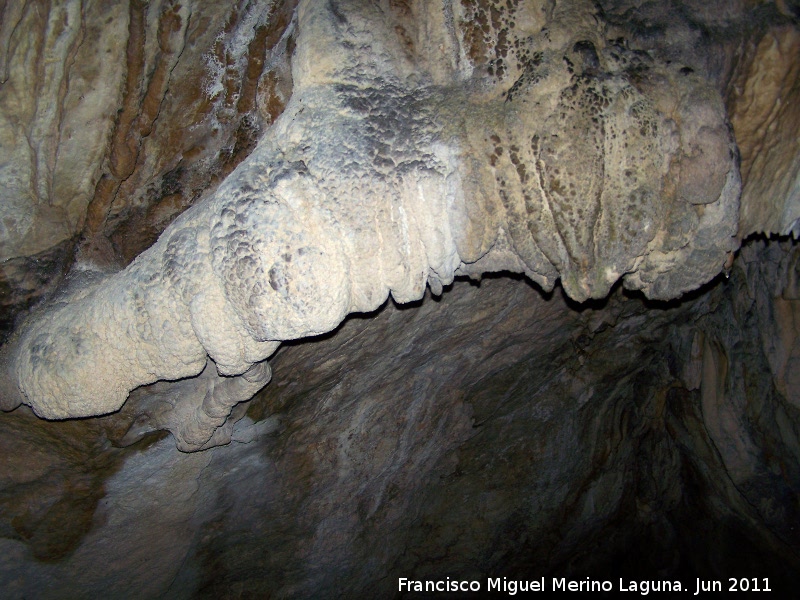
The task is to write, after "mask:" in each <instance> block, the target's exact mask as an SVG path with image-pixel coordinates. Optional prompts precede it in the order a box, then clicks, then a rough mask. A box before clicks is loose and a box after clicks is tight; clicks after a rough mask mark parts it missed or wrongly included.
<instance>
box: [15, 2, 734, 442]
mask: <svg viewBox="0 0 800 600" xmlns="http://www.w3.org/2000/svg"><path fill="white" fill-rule="evenodd" d="M425 10H427V11H433V12H436V11H439V15H438V16H439V18H442V14H443V11H444V7H443V6H437V5H430V6H426V8H425ZM527 10H528V11H533V12H534V14H537V16H538V17H539V18H540V19H543V21H542V22H541V23H536V25H537V26H539V27H544V28H546V30H547V34H546V35H544V36H540V37H539V38H536V37H532V36H531V35H530V34H531V33H533V32H534V31H533V29H530V27H531V24H527V25H525V26H523V22H524V21H521V23H520V26H519V27H517V28H513V27H512V23H515V19H516V18H518V17H522V16H524V15H521V14H518V13H520V12H522V11H520V10H519V9H514V8H512V9H509V10H508V11H507V13H506V14H504V15H503V16H502V18H500V19H499V20H498V19H494V20H493V22H492V27H494V28H495V29H496V32H495V33H494V34H490V36H489V37H490V38H494V37H496V43H497V44H498V45H502V44H505V45H506V46H507V48H505V47H504V48H502V49H499V50H496V52H500V54H502V56H503V57H504V62H503V65H504V66H503V67H502V70H501V67H500V66H499V63H500V61H501V59H499V58H498V59H497V61H496V64H495V66H494V67H493V69H494V71H498V72H499V71H501V72H502V73H503V74H504V73H506V72H508V73H519V76H518V77H516V78H513V77H511V76H508V75H499V74H495V75H494V76H489V75H487V74H484V73H482V72H481V69H482V68H483V67H484V65H483V64H481V60H482V58H483V57H481V56H479V55H475V52H473V51H472V50H473V49H471V48H466V47H465V45H466V43H467V41H468V40H470V39H472V37H474V36H475V35H478V34H477V33H476V32H474V31H471V30H470V29H469V28H471V27H476V26H478V25H479V24H480V23H481V22H482V19H483V20H485V19H487V18H488V15H486V14H483V13H480V11H478V12H477V13H476V14H473V15H471V17H470V18H471V20H470V21H463V22H460V27H457V26H456V25H455V24H452V23H451V24H446V26H445V28H444V31H443V32H441V33H442V36H443V42H442V44H443V49H442V51H441V54H440V55H439V56H434V57H429V56H422V57H418V60H413V59H414V58H417V57H413V56H412V57H409V56H408V55H407V52H408V49H407V48H406V49H405V52H404V47H403V43H404V38H403V37H402V36H399V35H398V33H397V31H396V29H395V28H394V27H393V26H392V22H391V21H389V22H388V23H387V22H385V21H384V20H383V18H382V15H381V14H380V11H379V8H378V7H377V6H373V5H371V4H370V3H364V2H338V3H333V4H332V3H318V2H308V3H301V4H300V5H299V6H298V8H297V11H296V13H295V21H296V22H295V24H294V27H295V28H296V29H297V31H298V33H297V46H296V48H297V49H296V51H295V54H294V55H293V57H292V81H293V86H294V91H293V96H292V98H291V100H290V101H289V103H288V105H287V106H286V108H285V110H284V112H283V113H282V115H281V116H280V117H279V118H278V119H277V120H276V122H275V123H274V124H273V125H272V126H271V127H270V128H269V129H268V131H267V132H266V134H265V135H264V136H263V137H262V139H261V140H260V141H259V144H258V146H257V148H256V149H255V150H254V151H253V152H252V153H251V154H250V156H248V158H247V159H245V160H244V162H242V164H240V165H239V166H238V167H237V169H236V170H235V171H234V172H233V173H232V174H231V175H230V176H229V177H228V178H227V179H226V181H225V182H224V183H223V184H222V185H221V186H220V188H219V189H218V190H217V191H216V192H215V194H214V195H213V196H211V197H209V198H208V199H206V200H204V201H203V202H202V203H200V204H198V205H197V206H195V207H193V208H192V209H190V210H188V211H187V212H185V213H184V214H183V215H181V217H180V218H179V219H178V220H177V221H176V222H175V223H173V224H172V225H171V226H170V227H169V228H168V229H167V231H166V232H165V233H164V234H163V235H162V236H161V238H160V239H159V240H158V242H157V243H156V244H154V245H153V247H151V248H150V249H148V250H147V251H146V252H144V253H143V254H142V255H141V256H139V257H138V258H137V259H136V260H135V261H134V263H133V264H131V265H130V266H129V267H128V268H127V269H125V270H124V271H122V272H120V273H117V274H114V275H111V276H109V277H108V278H104V279H103V280H102V281H100V282H98V283H96V284H95V285H93V286H84V285H83V284H81V285H80V288H81V289H80V290H79V291H78V292H77V293H75V294H72V295H67V296H64V297H63V298H60V299H59V300H57V301H56V302H54V303H52V304H51V305H50V306H49V307H47V308H43V309H41V310H40V311H39V312H37V313H36V315H35V317H34V318H32V319H31V320H30V321H31V322H30V324H29V325H25V326H23V327H21V328H20V330H19V331H18V333H17V335H16V338H15V339H14V340H12V342H11V343H10V344H8V345H7V348H6V351H5V359H4V360H5V363H6V365H7V367H6V368H7V373H8V374H9V377H8V382H9V383H8V385H7V386H6V387H7V389H8V391H7V392H6V394H5V396H4V405H5V406H6V408H13V407H14V406H16V405H17V404H18V403H20V402H24V403H26V404H29V405H30V406H31V407H32V408H33V409H34V411H35V412H36V413H37V414H38V415H40V416H42V417H45V418H51V419H63V418H69V417H85V416H91V415H98V414H105V413H109V412H112V411H115V410H117V409H119V407H120V406H121V405H122V403H123V402H124V401H125V399H126V398H127V395H128V393H129V392H130V391H131V390H132V389H134V388H136V387H138V386H140V385H144V384H149V383H153V382H154V381H157V380H160V379H168V380H176V379H180V378H185V377H192V376H195V375H197V374H198V373H199V372H200V371H201V370H202V369H203V367H204V365H205V362H206V356H208V357H210V358H211V359H212V360H213V361H214V363H215V365H216V368H217V370H218V371H219V373H220V375H223V376H238V375H240V374H241V373H243V372H245V371H246V370H247V369H250V368H251V367H252V365H254V364H255V363H258V362H261V361H263V360H265V359H266V358H267V357H268V356H269V355H270V354H272V353H273V352H274V350H275V349H276V347H277V345H278V344H279V343H280V342H281V341H285V340H293V339H299V338H303V337H307V336H313V335H318V334H322V333H325V332H328V331H330V330H332V329H334V328H335V327H336V326H337V325H338V324H339V323H341V321H342V320H343V319H344V317H345V316H346V315H348V314H350V313H352V312H369V311H372V310H375V309H376V308H378V307H379V306H380V305H381V304H382V303H383V302H384V301H385V300H386V298H387V296H388V294H391V295H392V297H393V298H394V299H395V300H396V301H398V302H409V301H414V300H417V299H419V298H421V297H422V295H423V293H424V289H425V285H426V283H427V284H428V285H430V287H431V289H432V290H433V291H434V292H435V293H441V289H442V286H443V285H448V284H450V283H452V281H453V279H454V277H455V276H457V275H470V276H473V277H480V275H481V274H482V273H485V272H491V271H511V272H518V273H524V274H525V275H527V276H528V277H530V278H531V279H532V280H533V281H535V282H536V283H538V284H539V285H541V287H542V288H543V289H544V290H546V291H549V290H551V289H552V288H553V286H554V284H555V282H556V280H557V279H560V280H561V281H562V285H563V287H564V289H565V291H566V292H567V294H568V295H570V296H571V297H572V298H573V299H575V300H578V301H584V300H587V299H588V298H602V297H604V296H606V295H607V294H608V292H609V290H610V289H611V287H612V286H613V285H614V283H616V281H617V280H618V279H620V278H622V279H624V282H625V284H626V287H629V288H632V289H638V290H643V291H644V293H645V294H646V295H648V296H650V297H652V298H658V299H669V298H674V297H677V296H679V295H680V294H682V293H684V292H686V291H689V290H692V289H695V288H697V287H698V286H700V285H702V284H703V283H705V282H707V281H708V280H710V279H711V278H712V277H713V276H714V275H716V274H717V273H719V272H720V271H721V270H722V269H723V267H724V266H725V264H726V261H727V260H728V258H729V257H730V256H732V253H733V252H734V251H735V250H736V248H737V247H738V241H737V239H736V238H735V234H736V231H737V215H738V199H739V194H740V180H739V171H738V165H737V153H736V147H735V144H734V141H733V137H732V134H731V131H730V127H729V125H728V124H727V122H726V115H725V110H724V106H723V103H722V99H721V97H720V96H719V94H718V93H717V92H715V91H714V90H713V88H712V87H711V86H709V85H708V83H707V82H705V81H703V80H702V79H701V78H699V77H697V76H695V75H693V74H691V73H688V72H686V71H685V67H684V66H682V65H679V64H674V63H673V64H667V63H664V62H660V61H659V60H657V59H654V58H651V57H649V56H647V55H645V54H643V53H641V52H636V51H633V50H630V49H628V48H626V47H625V43H624V41H620V42H614V43H609V42H608V40H607V35H606V31H605V28H606V24H605V23H604V22H603V21H602V20H601V19H600V16H599V14H598V12H597V9H595V8H594V7H593V6H592V5H591V4H590V3H586V2H583V1H576V2H572V3H565V4H562V5H559V6H558V7H557V8H556V9H549V8H547V6H546V4H542V5H541V6H538V5H536V4H535V3H534V5H533V6H530V7H527ZM176 19H177V22H178V23H185V21H186V18H185V17H184V18H183V19H181V18H180V17H176ZM495 21H496V22H495ZM473 42H474V40H473ZM464 54H467V55H468V56H469V57H470V58H471V62H470V61H467V59H466V58H463V57H462V55H464ZM490 62H491V61H490ZM488 72H491V71H487V73H488ZM154 76H155V75H154ZM475 89H477V92H475V91H473V90H475ZM145 118H146V119H150V120H152V119H154V118H155V117H152V118H151V117H147V116H146V115H145ZM115 147H116V146H115ZM129 154H130V153H129ZM113 156H116V155H112V157H113ZM134 159H135V156H134V157H133V158H132V160H134ZM119 160H121V159H117V161H116V162H114V161H113V160H112V170H113V165H114V164H116V163H118V162H119ZM128 162H130V163H131V166H130V167H129V168H128V170H127V171H126V174H127V175H129V174H130V172H131V171H132V169H133V166H132V165H133V162H131V161H128ZM117 170H118V169H117ZM115 172H116V171H115ZM124 176H125V174H123V175H118V177H124ZM101 357H102V358H101ZM101 362H102V363H104V364H105V365H106V366H105V367H100V366H99V364H100V363H101ZM265 381H266V380H263V381H262V383H263V382H265ZM15 386H18V387H19V390H20V392H21V393H20V392H16V390H14V389H13V388H14V387H15ZM245 387H247V386H245ZM248 389H249V388H248ZM252 391H253V392H254V391H255V390H252ZM190 396H191V395H187V400H186V402H195V403H196V402H200V401H201V400H203V398H201V397H200V396H197V397H193V398H192V397H190ZM15 398H16V399H15ZM245 399H246V398H244V397H241V398H239V400H245ZM203 402H204V404H203V405H202V406H198V407H197V410H196V411H192V410H187V411H184V412H185V414H186V415H189V416H187V418H197V419H198V420H199V421H201V422H204V423H205V439H201V438H202V437H203V436H199V435H197V436H195V440H194V441H193V442H192V443H189V442H188V441H187V440H185V439H184V438H183V437H182V436H181V435H180V434H179V433H178V431H177V429H176V428H172V431H173V433H175V434H176V436H178V437H179V439H180V442H179V443H180V444H181V446H182V447H185V448H190V447H191V448H200V447H203V446H204V444H205V442H207V441H208V439H210V438H211V437H212V436H213V434H214V431H215V429H216V427H217V426H218V425H219V424H220V423H219V422H218V419H210V418H209V417H208V414H207V413H208V411H209V410H211V412H213V413H218V412H220V411H224V410H225V409H223V408H222V406H226V407H227V409H228V410H230V408H231V406H230V403H229V402H223V403H220V405H219V406H217V403H215V402H214V401H213V400H212V401H208V400H203ZM209 407H212V408H209ZM191 415H195V416H194V417H192V416H191ZM196 426H197V427H199V428H200V429H202V428H203V427H202V426H201V425H200V424H197V425H196Z"/></svg>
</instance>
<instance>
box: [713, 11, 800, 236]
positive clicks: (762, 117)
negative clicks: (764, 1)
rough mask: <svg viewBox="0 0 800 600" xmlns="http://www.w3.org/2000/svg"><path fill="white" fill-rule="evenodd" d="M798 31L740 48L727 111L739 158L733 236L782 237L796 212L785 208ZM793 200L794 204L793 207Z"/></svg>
mask: <svg viewBox="0 0 800 600" xmlns="http://www.w3.org/2000/svg"><path fill="white" fill-rule="evenodd" d="M798 56H800V30H798V29H797V27H795V26H791V25H786V26H782V27H774V28H772V29H770V30H769V31H767V32H766V34H765V35H763V37H761V38H760V39H758V38H756V39H755V40H752V41H751V42H749V43H748V44H747V45H746V46H745V50H744V57H743V58H742V60H741V62H740V67H739V69H738V71H737V74H736V77H735V79H734V80H733V83H732V85H731V86H730V89H729V97H728V111H729V113H730V119H731V123H732V124H733V130H734V133H735V135H736V142H737V144H738V146H739V151H740V153H741V160H742V164H741V171H742V180H743V184H744V187H743V189H742V199H741V211H740V214H741V221H740V224H739V235H740V236H741V237H746V236H747V235H749V234H751V233H755V232H767V233H769V232H773V233H785V232H786V231H785V230H786V229H787V228H788V227H789V226H791V219H792V218H793V217H794V218H797V217H800V206H795V210H793V211H792V210H788V211H787V213H788V214H785V212H784V211H785V203H786V202H787V200H788V199H789V198H791V197H792V194H795V195H796V191H793V187H794V186H795V185H796V182H797V179H798V177H800V135H798V132H800V61H798V59H797V57H798ZM798 202H799V201H798V199H795V203H798Z"/></svg>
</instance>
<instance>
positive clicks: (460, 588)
mask: <svg viewBox="0 0 800 600" xmlns="http://www.w3.org/2000/svg"><path fill="white" fill-rule="evenodd" d="M547 583H548V582H547V581H546V580H545V578H544V577H541V578H540V579H531V580H516V579H508V578H507V577H495V578H492V577H489V578H487V579H486V581H485V582H481V581H477V580H472V581H465V580H457V579H451V578H449V577H447V578H445V579H439V580H415V579H408V578H406V577H400V578H399V579H398V591H399V592H428V593H432V592H433V593H435V592H495V593H505V594H508V595H509V596H514V595H516V594H518V593H520V592H634V593H637V594H640V595H642V596H646V595H648V594H650V593H651V592H692V594H693V595H695V596H699V595H700V594H703V593H704V592H722V591H728V592H771V591H772V588H771V587H770V584H769V579H768V578H766V577H762V578H757V577H742V578H735V577H731V578H729V579H727V580H719V579H699V578H698V579H696V580H694V581H692V582H691V583H690V584H688V585H687V584H685V583H684V582H681V581H677V580H671V581H670V580H644V581H626V580H624V579H620V580H619V582H618V585H615V584H614V582H613V581H609V580H599V579H591V578H589V577H587V578H586V579H567V578H565V577H553V578H552V579H551V580H550V585H549V586H548V585H547Z"/></svg>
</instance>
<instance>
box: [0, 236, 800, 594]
mask: <svg viewBox="0 0 800 600" xmlns="http://www.w3.org/2000/svg"><path fill="white" fill-rule="evenodd" d="M742 253H743V256H742V258H741V259H740V260H737V262H736V263H735V264H734V266H733V269H732V271H731V274H730V279H726V278H724V277H721V278H720V279H719V280H717V281H715V282H714V283H713V284H712V285H711V286H709V288H708V289H706V290H703V291H702V293H699V294H697V295H696V297H694V298H691V299H686V300H684V301H682V302H679V303H672V304H653V303H652V302H650V301H646V300H644V299H642V298H641V297H630V295H629V294H626V293H625V292H624V291H622V290H621V289H617V290H615V292H613V293H612V294H611V296H610V297H609V298H608V299H607V300H605V301H602V302H598V303H595V304H592V305H588V306H586V305H584V306H576V305H575V304H574V303H572V302H571V301H569V300H568V299H566V298H565V297H564V296H563V294H562V293H561V292H558V291H556V292H554V293H552V294H543V293H542V292H541V291H540V290H537V289H536V288H535V287H533V286H531V285H530V284H529V283H527V282H525V281H524V280H521V279H509V278H487V279H484V280H483V281H482V282H481V283H480V284H479V285H476V284H474V283H472V284H471V283H468V282H465V281H459V282H456V283H455V284H454V285H453V286H452V287H451V289H448V290H447V292H446V293H445V294H443V295H442V297H441V299H435V298H432V297H430V296H426V298H425V299H424V300H422V301H421V302H419V303H417V304H415V305H413V306H398V305H394V304H392V303H390V304H389V305H387V306H386V307H385V308H383V309H382V310H381V311H380V312H379V313H378V314H376V315H370V316H356V317H352V318H350V319H348V320H347V321H345V323H344V324H343V325H342V326H341V327H340V329H339V330H337V331H336V332H335V333H334V334H332V335H327V336H323V337H322V338H320V339H317V340H311V341H304V342H301V343H296V344H290V345H287V346H284V347H282V348H281V349H280V350H279V351H278V354H277V355H276V356H275V357H274V360H273V365H274V367H275V369H276V371H279V372H287V373H292V374H295V376H293V377H284V378H281V379H280V380H276V381H273V382H272V383H271V384H270V385H269V386H267V387H266V388H265V389H264V390H263V391H262V392H260V393H259V394H258V395H257V396H256V397H255V398H254V399H253V400H252V401H251V402H249V403H248V404H247V405H246V412H244V413H243V414H242V415H240V416H241V419H240V420H239V421H238V422H237V423H236V425H235V426H234V427H233V431H232V441H231V443H230V444H229V445H227V446H220V447H216V448H212V449H210V450H206V451H204V452H200V453H193V454H182V453H180V452H178V451H177V450H176V449H175V445H174V442H173V440H172V439H171V437H169V436H168V437H164V436H163V433H160V432H153V431H148V430H147V428H144V429H141V428H137V425H136V420H137V419H138V418H140V416H141V414H142V412H143V409H142V406H152V404H148V403H151V402H152V397H154V396H155V397H158V396H159V395H158V393H157V392H158V390H157V389H155V390H154V389H150V390H148V388H141V389H139V390H137V391H136V392H134V394H133V395H132V397H131V399H130V400H129V402H128V403H127V404H126V405H125V406H124V407H123V409H122V411H121V412H120V413H119V414H118V415H114V416H109V417H104V418H99V419H90V420H88V421H80V422H75V423H73V424H72V425H71V426H70V427H71V428H70V427H64V425H66V424H49V426H48V427H49V428H48V429H44V430H43V429H42V425H41V422H40V421H39V420H38V419H36V418H35V417H34V416H33V415H31V414H30V413H29V412H21V411H15V412H14V413H10V414H8V415H5V416H4V418H3V419H2V421H1V422H0V425H2V428H3V433H2V439H3V440H4V443H5V444H8V447H7V450H5V453H6V456H7V457H8V459H7V460H5V461H4V463H3V464H4V473H3V481H4V482H5V486H4V489H3V497H2V499H3V511H2V512H3V515H4V520H3V529H4V537H3V539H2V541H0V544H2V548H3V551H2V553H0V556H3V557H4V558H3V559H2V560H3V566H2V568H0V573H1V574H2V575H0V576H2V578H3V579H2V585H3V588H4V589H5V590H7V591H9V593H11V594H12V595H16V596H17V597H22V596H29V595H34V596H47V594H48V593H49V594H50V595H54V596H56V597H58V596H59V595H67V596H69V595H76V596H80V595H91V596H94V595H111V596H114V597H128V596H135V597H143V596H144V597H159V596H163V595H166V596H167V597H176V598H178V597H187V598H196V597H220V596H221V597H231V596H234V595H235V594H236V593H237V590H242V591H247V592H249V593H252V594H256V595H260V596H273V597H337V596H339V595H341V594H344V595H346V596H348V597H365V596H367V595H373V596H378V597H384V596H389V595H392V594H393V593H394V592H395V591H396V579H397V578H398V577H401V576H402V577H411V578H417V579H424V578H434V579H437V578H442V577H446V576H450V577H453V578H456V577H457V578H459V579H461V578H467V579H478V580H482V581H485V578H486V577H502V576H507V577H512V578H514V577H516V578H519V577H522V578H526V577H527V578H529V577H533V576H537V577H538V576H548V577H549V576H551V575H552V576H558V577H570V576H572V577H576V578H578V577H584V576H593V577H602V578H606V579H612V578H614V577H626V578H627V577H630V578H633V579H639V578H641V577H645V576H646V577H656V576H659V577H662V576H663V577H666V578H669V579H681V580H683V581H684V582H686V583H687V585H688V583H689V582H693V581H694V578H695V577H705V578H724V577H728V576H739V575H740V574H743V573H747V574H748V576H758V577H770V578H771V581H772V585H773V587H774V589H776V590H781V589H783V590H786V589H790V588H789V586H793V585H796V584H797V573H798V572H799V571H798V566H800V565H798V559H797V555H798V554H797V553H798V547H799V546H800V537H798V535H797V533H796V530H795V524H796V522H797V517H798V509H800V506H798V504H797V497H798V496H797V491H798V481H800V478H798V474H797V469H798V460H797V458H798V429H797V422H798V406H797V394H796V392H793V391H791V390H792V389H796V388H792V386H793V385H794V384H793V378H796V371H794V370H793V369H790V368H788V365H790V364H791V363H792V362H793V361H796V360H797V357H798V355H800V343H798V339H800V338H799V337H798V335H800V328H798V324H797V323H798V321H797V317H796V315H797V312H798V310H800V300H798V292H800V290H798V289H797V281H798V275H800V271H798V264H800V263H798V259H800V248H798V246H797V245H796V244H794V243H790V242H786V243H782V244H778V243H767V242H759V243H753V244H750V245H747V246H746V247H745V248H744V249H743V251H742ZM776 329H777V330H779V331H781V332H782V333H781V336H776V335H774V334H773V331H775V330H776ZM387 341H388V343H387ZM160 385H163V384H154V386H151V387H156V386H160ZM161 401H162V402H163V401H166V400H165V399H164V398H163V397H162V400H161ZM131 426H132V427H131ZM131 430H133V431H135V432H137V433H136V434H135V435H133V436H132V435H131V433H130V432H131ZM43 435H46V436H47V437H46V438H44V439H46V441H47V443H46V444H42V443H41V441H42V439H43ZM22 455H24V456H25V457H26V459H25V461H24V463H23V462H22V460H21V458H19V457H20V456H22ZM12 456H15V457H17V458H16V459H15V460H12ZM534 571H535V572H534Z"/></svg>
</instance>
